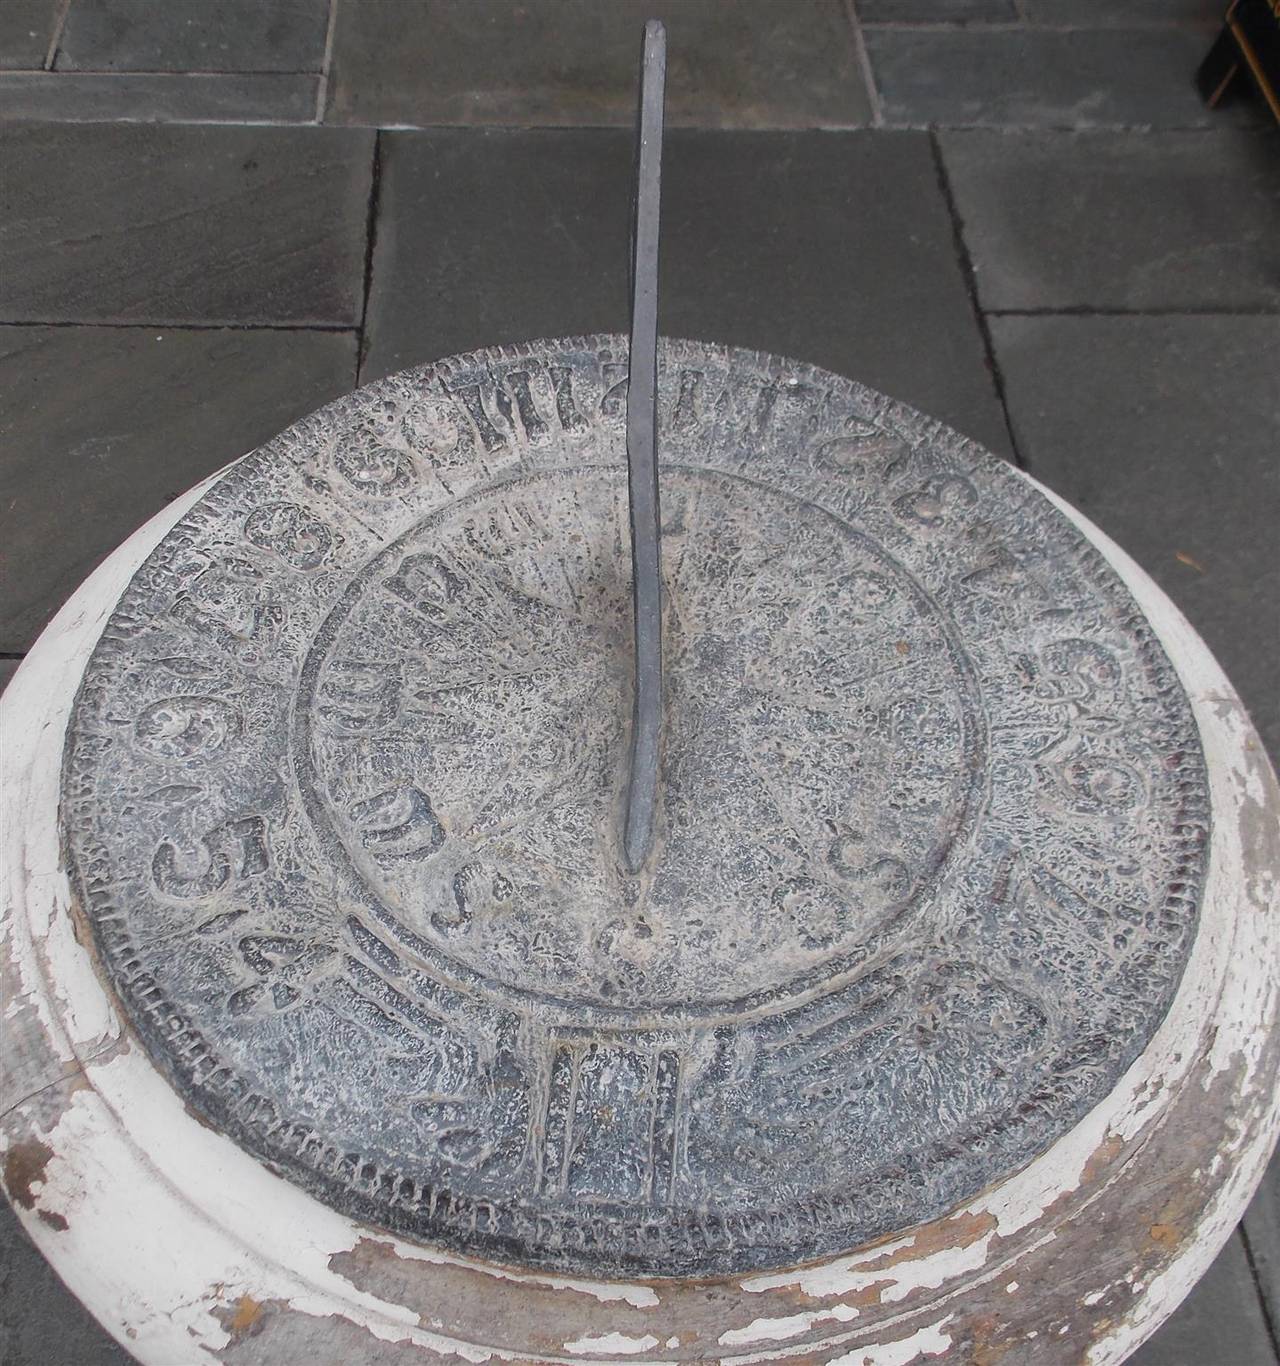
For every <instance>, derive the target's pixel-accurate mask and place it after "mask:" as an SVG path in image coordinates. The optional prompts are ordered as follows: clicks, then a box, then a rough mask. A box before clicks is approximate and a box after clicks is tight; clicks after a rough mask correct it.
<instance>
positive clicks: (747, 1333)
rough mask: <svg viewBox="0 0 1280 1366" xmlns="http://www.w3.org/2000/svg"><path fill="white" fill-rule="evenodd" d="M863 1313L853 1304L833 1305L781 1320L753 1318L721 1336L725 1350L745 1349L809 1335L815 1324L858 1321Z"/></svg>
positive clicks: (721, 1342)
mask: <svg viewBox="0 0 1280 1366" xmlns="http://www.w3.org/2000/svg"><path fill="white" fill-rule="evenodd" d="M861 1312H862V1311H861V1310H860V1309H859V1308H858V1307H857V1306H856V1305H852V1304H833V1305H832V1306H831V1307H830V1308H829V1309H817V1310H814V1311H813V1312H812V1313H809V1314H791V1315H789V1316H788V1317H786V1318H781V1319H752V1321H751V1322H750V1323H749V1324H747V1326H746V1327H745V1328H731V1329H729V1331H728V1332H725V1333H721V1334H720V1339H719V1340H720V1345H721V1346H722V1347H745V1346H747V1345H748V1344H749V1343H752V1342H762V1341H764V1340H765V1339H766V1338H774V1339H777V1340H779V1341H782V1340H785V1339H786V1338H793V1337H796V1336H798V1335H799V1334H800V1333H805V1332H808V1330H809V1329H810V1328H812V1327H813V1326H814V1324H815V1323H824V1322H830V1321H833V1320H834V1321H836V1322H839V1323H848V1322H849V1320H850V1319H856V1318H857V1317H858V1315H859V1314H860V1313H861Z"/></svg>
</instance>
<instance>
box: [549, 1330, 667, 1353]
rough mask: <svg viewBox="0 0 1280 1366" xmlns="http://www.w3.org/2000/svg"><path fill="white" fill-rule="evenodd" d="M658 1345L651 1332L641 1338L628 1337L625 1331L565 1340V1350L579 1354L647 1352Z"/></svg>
mask: <svg viewBox="0 0 1280 1366" xmlns="http://www.w3.org/2000/svg"><path fill="white" fill-rule="evenodd" d="M657 1345H658V1339H657V1338H655V1337H654V1336H653V1335H652V1334H648V1335H647V1336H645V1337H642V1338H629V1337H627V1336H626V1334H625V1333H601V1334H600V1335H599V1336H598V1337H593V1338H578V1339H577V1341H576V1342H566V1343H565V1345H564V1346H565V1351H567V1352H573V1353H574V1354H575V1355H580V1354H581V1353H583V1352H624V1353H631V1352H647V1351H648V1350H649V1349H650V1348H651V1347H656V1346H657Z"/></svg>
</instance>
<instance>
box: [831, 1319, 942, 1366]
mask: <svg viewBox="0 0 1280 1366" xmlns="http://www.w3.org/2000/svg"><path fill="white" fill-rule="evenodd" d="M950 1321H951V1316H950V1315H948V1316H947V1317H946V1318H945V1319H942V1320H941V1321H940V1322H938V1323H935V1324H931V1325H930V1326H929V1327H928V1328H921V1329H920V1330H919V1331H918V1332H915V1333H912V1335H911V1336H910V1337H909V1338H903V1339H902V1341H901V1342H887V1343H885V1344H884V1345H883V1346H880V1347H872V1348H861V1347H860V1348H857V1349H856V1350H854V1351H852V1352H849V1353H848V1354H847V1355H845V1356H840V1357H836V1358H835V1359H834V1360H832V1361H831V1362H830V1364H829V1366H911V1363H912V1362H916V1361H928V1360H929V1359H930V1358H931V1357H940V1356H943V1355H945V1353H946V1352H947V1350H948V1348H949V1347H950V1346H951V1338H950V1336H949V1335H948V1334H946V1333H944V1332H943V1331H942V1330H943V1328H945V1327H946V1325H947V1324H948V1323H949V1322H950Z"/></svg>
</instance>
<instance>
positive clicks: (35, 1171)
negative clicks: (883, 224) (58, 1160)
mask: <svg viewBox="0 0 1280 1366" xmlns="http://www.w3.org/2000/svg"><path fill="white" fill-rule="evenodd" d="M52 1157H53V1149H52V1148H51V1147H49V1145H48V1144H47V1143H41V1142H40V1140H39V1139H38V1138H25V1139H22V1140H21V1141H19V1142H17V1143H15V1144H14V1145H13V1147H12V1148H10V1149H9V1151H8V1152H7V1153H5V1155H4V1188H5V1190H6V1191H8V1192H9V1198H10V1199H11V1200H13V1201H14V1202H15V1203H16V1204H19V1205H21V1206H22V1208H23V1209H35V1207H36V1192H35V1191H34V1190H32V1189H31V1188H32V1187H33V1186H42V1185H44V1180H45V1175H44V1172H45V1168H46V1167H47V1166H48V1165H49V1162H50V1160H51V1159H52Z"/></svg>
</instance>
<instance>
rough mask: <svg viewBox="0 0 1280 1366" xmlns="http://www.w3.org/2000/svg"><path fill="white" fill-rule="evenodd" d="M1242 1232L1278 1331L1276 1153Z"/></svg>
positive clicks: (1279, 1156)
mask: <svg viewBox="0 0 1280 1366" xmlns="http://www.w3.org/2000/svg"><path fill="white" fill-rule="evenodd" d="M1244 1231H1245V1239H1246V1242H1247V1246H1248V1249H1249V1255H1250V1257H1251V1258H1252V1261H1253V1270H1254V1273H1255V1275H1256V1277H1257V1281H1258V1289H1259V1290H1260V1291H1261V1293H1262V1302H1263V1305H1264V1307H1265V1309H1266V1313H1267V1317H1268V1318H1269V1319H1270V1321H1271V1329H1272V1332H1273V1333H1277V1334H1280V1152H1278V1153H1276V1154H1275V1155H1273V1156H1272V1159H1271V1165H1270V1166H1269V1167H1268V1168H1267V1171H1266V1175H1265V1176H1263V1178H1262V1185H1261V1186H1259V1188H1258V1193H1257V1195H1255V1196H1254V1197H1253V1203H1252V1204H1251V1205H1250V1206H1249V1209H1248V1211H1247V1212H1246V1214H1245V1216H1244Z"/></svg>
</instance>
